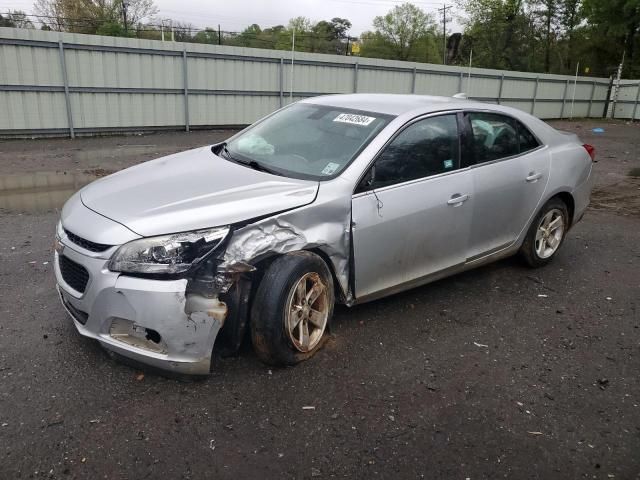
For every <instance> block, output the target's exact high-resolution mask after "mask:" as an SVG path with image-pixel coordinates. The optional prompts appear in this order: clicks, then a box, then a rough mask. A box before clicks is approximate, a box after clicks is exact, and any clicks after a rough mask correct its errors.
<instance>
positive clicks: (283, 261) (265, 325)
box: [251, 252, 335, 365]
mask: <svg viewBox="0 0 640 480" xmlns="http://www.w3.org/2000/svg"><path fill="white" fill-rule="evenodd" d="M311 272H315V273H317V274H318V275H319V276H320V279H321V280H322V282H323V283H324V284H325V287H326V289H327V295H328V298H327V301H328V309H329V311H328V314H327V325H326V327H325V331H324V334H323V336H322V338H321V340H320V341H319V342H318V344H317V345H316V346H315V347H314V348H313V349H311V350H309V351H308V352H301V351H299V350H298V349H297V348H296V347H295V346H294V345H293V342H292V341H291V339H290V338H289V334H288V332H287V327H286V318H287V312H286V309H287V303H288V302H287V301H288V299H289V295H290V293H291V290H292V289H293V287H294V286H295V285H296V284H297V282H298V281H299V280H300V279H301V278H302V277H303V276H304V275H305V274H307V273H311ZM334 304H335V292H334V285H333V277H332V275H331V272H330V271H329V268H328V267H327V265H326V263H325V262H324V260H322V258H321V257H319V256H318V255H316V254H314V253H312V252H294V253H291V254H287V255H283V256H282V257H279V258H278V259H276V260H275V261H274V262H273V263H272V264H271V265H270V266H269V267H268V269H267V271H266V273H265V275H264V277H263V279H262V281H261V282H260V285H259V287H258V290H257V292H256V295H255V298H254V302H253V306H252V309H251V310H252V315H251V317H252V318H251V338H252V341H253V344H254V349H255V350H256V353H257V354H258V356H259V357H260V359H261V360H263V361H265V362H266V363H269V364H283V365H295V364H296V363H299V362H301V361H303V360H306V359H307V358H309V357H311V356H313V355H314V354H315V353H316V352H317V351H318V350H319V349H320V348H322V346H323V344H324V343H325V341H326V339H327V336H328V332H329V329H330V323H331V318H332V316H333V308H334Z"/></svg>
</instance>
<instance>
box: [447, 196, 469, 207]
mask: <svg viewBox="0 0 640 480" xmlns="http://www.w3.org/2000/svg"><path fill="white" fill-rule="evenodd" d="M469 197H471V195H469V194H464V195H461V194H459V193H456V194H455V195H451V199H449V200H448V201H447V205H453V206H454V207H457V206H458V205H462V204H463V203H464V202H466V201H467V200H469Z"/></svg>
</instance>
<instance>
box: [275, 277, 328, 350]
mask: <svg viewBox="0 0 640 480" xmlns="http://www.w3.org/2000/svg"><path fill="white" fill-rule="evenodd" d="M328 314H329V302H328V296H327V288H326V286H325V285H324V283H322V280H321V279H320V275H318V274H317V273H315V272H310V273H307V274H305V275H303V277H302V278H300V280H298V282H296V283H295V284H294V285H293V287H292V288H291V291H290V292H289V298H288V302H287V311H286V319H285V321H286V325H285V329H286V331H287V334H288V336H289V339H290V340H291V343H292V344H293V346H294V347H295V348H296V349H297V350H299V351H300V352H308V351H310V350H313V349H314V348H315V347H316V346H317V345H318V343H320V340H321V339H322V336H323V335H324V331H325V329H326V326H327V318H328Z"/></svg>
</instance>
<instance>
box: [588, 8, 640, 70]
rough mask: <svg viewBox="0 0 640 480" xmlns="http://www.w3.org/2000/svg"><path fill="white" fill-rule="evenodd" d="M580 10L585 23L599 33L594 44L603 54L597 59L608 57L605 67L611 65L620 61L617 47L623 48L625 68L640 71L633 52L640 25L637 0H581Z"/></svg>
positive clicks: (639, 11)
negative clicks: (596, 42) (581, 7)
mask: <svg viewBox="0 0 640 480" xmlns="http://www.w3.org/2000/svg"><path fill="white" fill-rule="evenodd" d="M584 12H585V16H586V18H587V22H588V23H589V25H590V26H592V27H593V28H594V30H595V31H598V32H599V33H600V34H601V35H603V36H602V37H601V38H600V39H599V40H600V41H599V42H598V45H594V47H595V48H597V50H598V51H599V52H600V55H601V56H603V57H604V58H601V59H600V61H602V60H604V61H605V62H607V61H608V63H609V67H608V68H611V67H612V66H613V65H615V64H617V63H619V62H620V59H621V52H620V51H621V50H624V52H625V57H626V59H625V63H626V64H627V65H628V66H629V68H628V69H627V72H628V73H630V74H636V75H637V74H640V65H638V63H639V62H638V61H637V58H636V55H635V52H636V48H637V45H636V44H637V43H638V36H639V35H638V34H639V29H640V0H607V1H606V2H604V1H601V0H584ZM604 39H606V41H603V40H604ZM596 41H598V40H596ZM607 57H608V58H607Z"/></svg>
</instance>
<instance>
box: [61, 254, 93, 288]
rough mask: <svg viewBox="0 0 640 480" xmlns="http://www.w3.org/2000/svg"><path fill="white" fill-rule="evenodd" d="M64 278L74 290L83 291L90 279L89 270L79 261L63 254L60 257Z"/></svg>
mask: <svg viewBox="0 0 640 480" xmlns="http://www.w3.org/2000/svg"><path fill="white" fill-rule="evenodd" d="M58 265H59V266H60V273H61V274H62V278H63V280H64V281H65V282H66V283H67V285H69V286H70V287H71V288H73V289H74V290H76V291H78V292H80V293H83V292H84V290H85V288H87V282H88V281H89V272H87V269H86V268H84V267H83V266H82V265H80V264H79V263H76V262H74V261H73V260H71V259H69V258H67V257H65V256H64V255H61V256H60V257H59V259H58Z"/></svg>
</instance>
